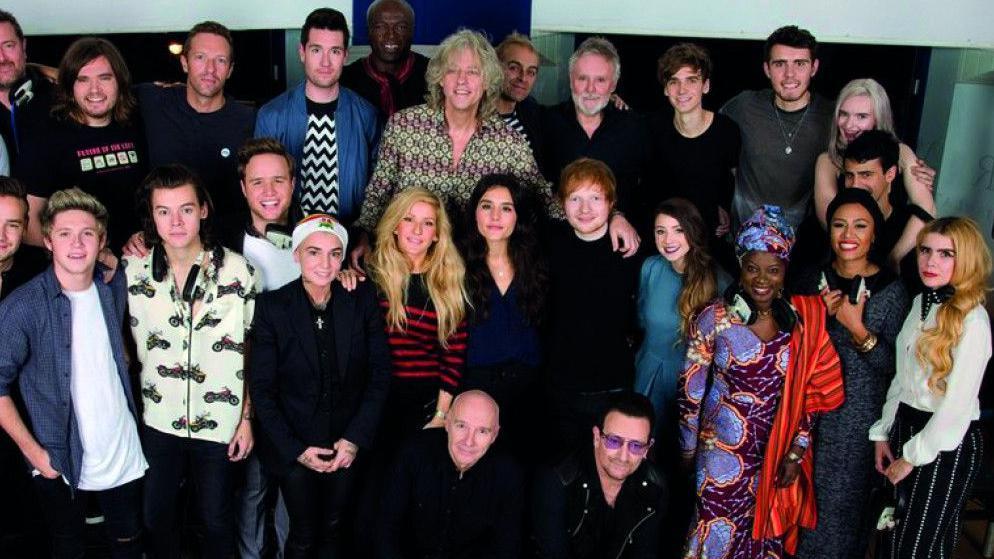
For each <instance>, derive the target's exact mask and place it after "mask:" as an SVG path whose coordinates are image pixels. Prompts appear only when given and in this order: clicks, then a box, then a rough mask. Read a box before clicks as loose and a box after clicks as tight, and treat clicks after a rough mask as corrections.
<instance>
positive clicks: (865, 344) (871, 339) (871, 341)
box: [853, 332, 877, 353]
mask: <svg viewBox="0 0 994 559" xmlns="http://www.w3.org/2000/svg"><path fill="white" fill-rule="evenodd" d="M853 344H854V345H855V346H856V351H858V352H860V353H866V352H868V351H870V350H871V349H873V348H875V347H876V346H877V335H876V334H874V333H873V332H870V333H869V334H867V336H866V339H865V340H863V341H861V342H857V341H856V340H853Z"/></svg>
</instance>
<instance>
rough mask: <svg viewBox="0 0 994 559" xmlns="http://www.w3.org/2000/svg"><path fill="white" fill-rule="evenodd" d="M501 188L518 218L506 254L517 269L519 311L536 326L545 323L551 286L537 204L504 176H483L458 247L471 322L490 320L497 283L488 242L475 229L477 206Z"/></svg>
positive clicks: (468, 207)
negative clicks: (489, 262)
mask: <svg viewBox="0 0 994 559" xmlns="http://www.w3.org/2000/svg"><path fill="white" fill-rule="evenodd" d="M498 187H503V188H506V189H507V190H508V192H510V193H511V200H512V201H513V202H514V211H515V213H516V214H517V216H518V219H517V223H516V224H515V226H514V231H513V232H512V233H511V237H510V238H509V239H508V244H507V253H508V256H509V257H510V260H511V265H512V266H514V282H515V285H516V287H517V295H518V297H517V299H518V307H519V308H520V309H521V314H523V315H524V317H525V321H526V322H527V323H528V324H529V325H531V326H537V325H538V324H539V323H540V322H541V319H542V311H543V308H544V307H545V299H546V290H547V288H548V283H549V271H548V266H547V265H546V261H545V257H544V254H543V253H542V249H541V245H540V244H539V242H538V231H537V229H538V219H539V216H538V213H537V212H536V210H535V208H536V203H537V201H536V200H535V199H534V196H533V194H532V193H531V191H529V190H526V189H525V188H524V187H523V186H522V185H521V182H520V181H518V179H517V178H515V177H514V176H512V175H505V174H490V175H484V176H483V177H482V178H481V179H480V181H479V182H477V183H476V187H475V188H474V189H473V194H472V195H471V196H470V197H469V201H468V202H467V203H466V223H467V228H466V229H467V231H466V234H465V236H464V237H463V238H462V239H461V242H460V243H459V245H460V249H461V251H462V253H463V258H464V260H465V261H466V291H467V292H468V293H469V299H470V303H472V312H471V313H470V322H471V323H478V322H481V321H483V320H486V319H487V318H488V317H489V316H490V312H489V311H490V309H489V305H488V302H489V300H490V296H491V294H492V293H491V290H492V289H494V280H493V277H492V276H491V275H490V268H489V267H488V266H487V241H486V239H484V238H483V235H481V234H480V231H479V229H478V228H477V226H476V206H477V205H478V204H479V203H480V199H481V198H483V195H484V194H486V193H487V192H489V191H490V190H492V189H494V188H498Z"/></svg>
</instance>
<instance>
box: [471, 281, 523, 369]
mask: <svg viewBox="0 0 994 559" xmlns="http://www.w3.org/2000/svg"><path fill="white" fill-rule="evenodd" d="M490 288H491V289H490V300H489V301H487V306H488V312H489V314H488V316H487V318H486V320H481V321H479V322H476V323H475V324H472V325H471V326H470V327H469V329H468V332H469V339H468V341H467V344H466V365H467V366H468V367H487V366H491V365H499V364H502V363H508V362H511V363H521V364H523V365H528V366H530V367H537V366H538V364H539V361H540V360H541V353H540V350H539V339H538V330H537V329H536V328H535V327H534V326H529V325H528V324H527V323H526V321H525V317H524V315H523V314H522V313H521V307H519V306H518V288H517V286H516V284H515V283H514V282H511V286H510V287H508V289H507V293H505V294H503V295H501V294H500V291H499V290H498V289H497V286H496V285H495V284H494V283H493V282H491V284H490Z"/></svg>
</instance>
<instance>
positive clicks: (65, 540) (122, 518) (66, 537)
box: [32, 476, 142, 559]
mask: <svg viewBox="0 0 994 559" xmlns="http://www.w3.org/2000/svg"><path fill="white" fill-rule="evenodd" d="M32 481H33V483H34V486H35V490H36V492H37V494H38V498H39V501H40V503H41V508H42V510H43V511H44V513H45V520H46V521H47V523H48V531H49V534H50V536H51V540H52V557H56V558H59V559H62V558H72V559H78V558H81V557H83V554H84V551H85V548H86V546H85V541H84V537H83V536H84V534H83V523H84V520H85V517H86V502H87V496H88V495H90V494H92V495H94V496H96V498H97V503H98V504H99V505H100V510H101V511H102V512H103V515H104V529H105V530H106V532H107V537H108V539H109V540H110V553H111V557H113V558H114V559H125V558H129V559H139V558H140V557H141V531H142V527H141V520H140V519H141V517H140V516H139V514H138V513H139V511H141V481H142V480H141V479H136V480H134V481H131V482H128V483H125V484H124V485H121V486H120V487H115V488H113V489H107V490H104V491H93V492H87V491H71V490H70V488H69V486H68V485H66V482H64V481H63V480H62V477H61V476H60V477H57V478H55V479H47V478H44V477H42V476H35V477H34V479H33V480H32Z"/></svg>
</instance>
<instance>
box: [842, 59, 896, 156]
mask: <svg viewBox="0 0 994 559" xmlns="http://www.w3.org/2000/svg"><path fill="white" fill-rule="evenodd" d="M857 95H865V96H867V97H869V98H870V101H872V102H873V120H874V121H876V124H874V126H873V128H874V130H883V131H885V132H890V133H891V135H892V136H896V134H895V133H894V112H893V111H892V110H891V108H890V98H889V97H887V91H886V90H884V87H883V86H882V85H880V83H879V82H877V80H874V79H872V78H861V79H857V80H852V81H851V82H849V83H847V84H846V85H845V86H844V87H843V88H842V91H840V92H839V98H838V99H837V100H836V101H835V112H834V113H832V127H831V129H832V131H831V132H830V133H829V138H828V155H829V157H830V158H831V159H832V163H835V166H836V167H838V168H839V169H841V168H842V152H843V151H845V149H846V137H845V136H844V135H843V134H841V133H840V131H839V110H840V109H842V104H843V103H845V102H846V100H847V99H849V98H850V97H855V96H857Z"/></svg>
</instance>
